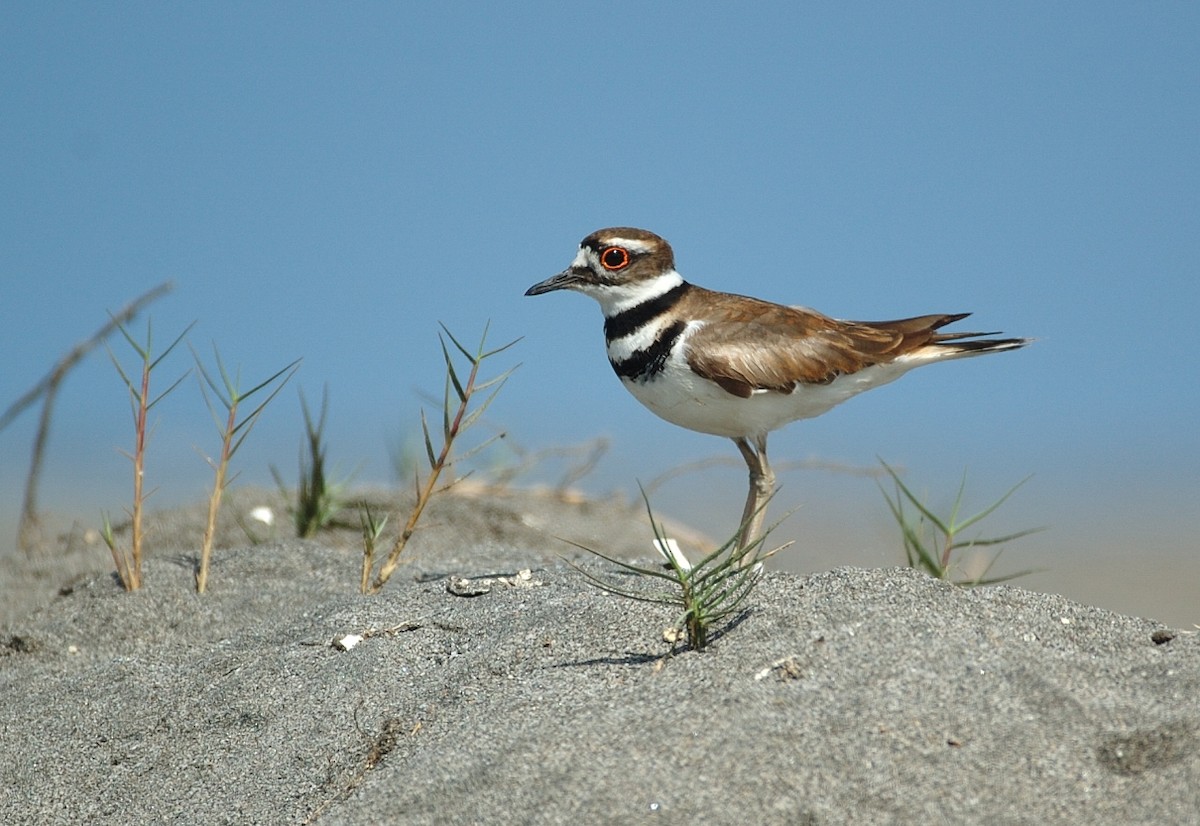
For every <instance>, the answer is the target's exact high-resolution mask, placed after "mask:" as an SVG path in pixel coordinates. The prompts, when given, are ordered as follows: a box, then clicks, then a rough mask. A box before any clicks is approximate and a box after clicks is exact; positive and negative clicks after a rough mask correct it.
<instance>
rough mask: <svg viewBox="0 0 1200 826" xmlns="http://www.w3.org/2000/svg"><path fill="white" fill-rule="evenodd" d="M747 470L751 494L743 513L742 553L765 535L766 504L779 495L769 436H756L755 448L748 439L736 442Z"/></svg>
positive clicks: (739, 438) (739, 536) (739, 548)
mask: <svg viewBox="0 0 1200 826" xmlns="http://www.w3.org/2000/svg"><path fill="white" fill-rule="evenodd" d="M733 443H734V444H735V445H737V448H738V450H740V451H741V453H742V458H743V459H745V460H746V467H747V468H748V469H749V471H750V491H749V493H747V494H746V507H745V508H744V509H743V510H742V522H741V529H740V531H739V532H738V543H737V547H738V550H739V551H741V550H744V549H745V548H748V547H749V546H750V545H751V544H752V543H753V542H754V541H755V540H756V539H758V535H759V534H760V533H761V532H762V524H763V520H764V519H766V516H767V511H766V503H767V500H768V499H769V498H770V496H771V494H772V493H774V492H775V473H774V472H773V471H772V470H771V465H770V463H769V462H768V461H767V436H766V434H765V433H764V434H763V435H761V436H755V437H754V446H753V447H751V445H750V442H748V441H747V440H746V438H745V437H738V438H736V439H734V440H733Z"/></svg>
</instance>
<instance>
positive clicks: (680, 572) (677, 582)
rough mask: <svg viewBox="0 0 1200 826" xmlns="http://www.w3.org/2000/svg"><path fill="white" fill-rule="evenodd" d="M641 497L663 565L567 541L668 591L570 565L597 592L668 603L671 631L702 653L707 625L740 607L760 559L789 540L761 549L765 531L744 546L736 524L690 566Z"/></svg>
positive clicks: (755, 577)
mask: <svg viewBox="0 0 1200 826" xmlns="http://www.w3.org/2000/svg"><path fill="white" fill-rule="evenodd" d="M642 499H643V501H645V503H646V513H647V514H648V515H649V516H650V525H651V527H652V529H653V530H654V546H655V548H657V549H658V551H659V553H661V554H662V555H663V557H664V558H665V559H666V561H667V566H666V567H665V568H643V567H641V566H638V565H633V564H631V563H628V562H623V561H621V560H619V559H615V558H614V557H611V556H607V555H606V554H603V553H600V552H599V551H597V550H593V549H592V548H588V547H586V546H584V545H580V544H578V543H575V542H571V543H570V544H572V545H575V547H577V548H580V549H582V550H585V551H587V552H588V553H591V554H594V555H596V556H598V557H600V558H601V559H603V560H606V561H608V562H611V563H612V564H614V565H617V566H618V567H620V568H623V569H625V570H626V571H629V572H631V573H634V574H637V575H638V576H639V577H642V578H647V579H661V580H663V581H664V582H666V583H668V584H669V585H670V589H669V590H666V591H658V592H653V591H646V590H643V589H635V588H621V587H618V586H616V585H613V584H612V583H611V582H610V581H608V580H607V579H602V578H601V577H599V576H596V575H595V574H593V573H591V572H589V571H586V570H584V569H583V568H581V567H579V566H578V565H574V563H570V564H571V565H572V566H573V567H574V568H575V569H576V570H577V571H579V572H580V573H581V574H583V575H584V576H585V577H586V578H587V579H588V581H590V582H591V583H592V584H593V585H595V586H596V587H597V588H600V589H601V590H604V591H608V592H609V593H611V594H616V595H617V596H621V597H626V598H628V599H633V600H638V601H640V602H657V603H660V604H662V605H669V606H673V607H674V608H675V609H676V610H677V611H679V614H678V618H677V619H676V622H675V631H676V632H678V631H684V632H686V634H687V641H688V647H690V648H692V649H693V650H696V651H703V650H704V648H705V647H706V646H707V645H708V640H709V635H710V632H711V630H712V628H713V627H714V626H715V625H717V624H718V623H720V622H723V621H725V620H727V619H729V618H730V617H731V616H733V615H734V614H735V613H737V612H738V611H739V610H741V608H742V605H743V604H744V603H745V601H746V598H747V597H748V596H750V592H751V591H753V590H754V586H755V585H757V584H758V580H759V578H760V576H761V575H762V569H763V563H764V562H765V561H766V560H767V559H769V558H770V557H772V556H774V555H775V554H776V553H778V552H779V551H782V550H783V549H784V548H786V547H788V546H789V545H791V544H792V543H790V542H788V543H787V544H785V545H780V546H778V547H776V548H772V549H771V550H769V551H763V550H762V548H763V543H764V542H765V541H766V539H767V536H768V535H769V534H770V530H769V529H768V530H767V531H764V532H762V533H760V534H759V535H758V536H757V537H755V538H754V539H753V540H751V541H750V542H749V543H748V544H743V543H742V541H741V540H742V536H743V533H744V530H745V527H746V526H745V524H742V525H739V526H738V530H737V532H736V533H734V535H733V536H731V537H730V538H729V539H727V540H726V541H725V543H724V544H722V545H721V546H720V547H719V548H717V549H716V550H715V551H713V552H711V553H710V554H708V555H707V556H706V557H704V558H703V559H701V560H700V561H699V562H696V563H695V564H689V563H688V561H687V559H686V558H685V557H684V556H683V554H682V553H680V551H679V548H678V546H677V545H676V544H675V540H673V539H668V538H667V537H666V536H665V534H664V532H663V528H662V526H661V525H660V524H659V523H658V522H656V521H655V519H654V513H653V511H652V510H651V509H650V500H649V499H648V498H647V497H646V493H645V491H642ZM766 504H767V503H766V502H763V503H762V505H761V506H760V507H766ZM757 515H758V514H757V513H751V514H749V515H748V517H747V518H748V519H753V518H755V517H756V516H757ZM567 541H569V540H567Z"/></svg>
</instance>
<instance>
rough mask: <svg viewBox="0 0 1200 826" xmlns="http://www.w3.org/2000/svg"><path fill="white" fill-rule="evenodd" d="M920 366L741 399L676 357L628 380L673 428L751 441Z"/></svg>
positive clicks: (881, 369) (897, 366) (869, 371)
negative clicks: (645, 377) (650, 372)
mask: <svg viewBox="0 0 1200 826" xmlns="http://www.w3.org/2000/svg"><path fill="white" fill-rule="evenodd" d="M915 366H917V365H916V364H915V363H911V362H910V363H902V362H901V363H892V364H886V365H877V366H875V367H868V368H866V369H864V370H860V371H859V372H857V373H853V374H851V375H848V376H839V377H838V378H837V379H835V380H834V381H833V382H831V383H829V384H813V385H801V386H800V387H797V388H796V389H795V390H794V391H793V392H792V393H788V394H784V393H778V392H775V391H771V390H765V391H759V392H756V393H754V394H753V395H751V396H750V397H749V398H742V397H740V396H735V395H733V394H732V393H729V392H728V391H726V390H724V389H723V388H721V387H720V385H717V384H714V383H713V382H710V381H707V380H705V379H702V378H700V377H699V376H697V375H696V374H695V373H693V372H692V371H691V368H689V367H688V366H687V364H686V362H682V360H681V359H679V358H678V356H677V355H673V356H672V357H671V358H670V359H669V360H668V361H667V364H666V365H665V369H664V370H663V371H662V372H661V373H659V374H658V375H656V376H655V377H654V378H653V379H651V380H650V381H645V382H639V381H635V380H631V379H622V380H621V383H622V384H624V385H625V387H626V389H628V390H629V392H630V393H632V394H633V395H634V397H635V398H636V399H637V400H638V401H640V402H641V403H642V404H644V405H645V406H646V407H648V408H649V409H650V410H651V411H653V412H654V413H655V414H657V415H658V416H660V417H662V418H664V419H666V420H667V421H668V422H671V423H672V424H677V425H679V426H680V427H686V428H688V429H689V430H696V431H699V432H700V433H711V434H713V435H714V436H728V437H730V438H736V437H739V436H745V437H751V436H757V435H761V434H766V433H769V432H770V431H772V430H776V429H778V428H780V427H783V426H784V425H785V424H787V423H788V422H794V421H796V420H797V419H811V418H813V417H815V416H820V415H821V414H822V413H825V412H826V411H828V410H830V409H831V408H833V407H836V406H837V405H839V404H841V403H842V402H844V401H845V400H846V399H848V398H850V397H851V396H856V395H858V394H859V393H861V392H863V391H864V390H869V389H871V388H872V387H878V386H879V385H881V384H886V383H887V382H890V381H893V380H895V379H897V378H899V377H900V376H902V375H903V374H904V373H906V372H908V370H910V369H911V368H913V367H915Z"/></svg>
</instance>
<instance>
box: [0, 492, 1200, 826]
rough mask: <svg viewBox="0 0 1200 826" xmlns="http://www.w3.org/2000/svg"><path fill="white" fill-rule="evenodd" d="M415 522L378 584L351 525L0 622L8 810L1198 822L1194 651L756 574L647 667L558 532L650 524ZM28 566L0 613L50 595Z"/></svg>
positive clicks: (1076, 611) (966, 605) (463, 511)
mask: <svg viewBox="0 0 1200 826" xmlns="http://www.w3.org/2000/svg"><path fill="white" fill-rule="evenodd" d="M430 516H431V517H432V526H431V528H430V529H429V531H428V533H427V534H425V535H423V536H421V541H420V542H418V543H415V544H414V548H413V560H412V562H411V564H410V565H408V566H407V567H404V568H402V569H401V570H400V572H399V573H398V574H397V576H396V577H395V578H394V579H393V580H392V582H391V583H389V585H388V587H387V588H386V589H385V591H384V593H383V594H381V595H378V596H374V597H363V596H360V595H358V594H357V593H355V582H356V578H357V573H356V570H357V568H356V566H357V553H358V552H357V551H356V550H355V549H354V546H353V543H352V542H349V541H347V540H346V538H345V536H341V537H336V538H330V537H323V538H322V540H321V541H320V542H299V541H295V540H277V541H274V542H272V543H269V544H264V545H259V546H255V547H242V548H235V549H232V550H222V551H219V552H218V554H217V555H216V557H215V563H214V568H213V571H212V574H211V577H212V579H211V592H210V593H209V594H207V595H205V596H203V597H201V596H197V595H196V594H195V593H194V592H193V590H192V579H191V568H190V565H191V564H192V563H191V557H192V556H193V555H194V553H195V549H194V546H191V545H188V544H187V543H190V542H191V541H192V540H191V538H190V537H185V538H184V544H183V547H185V548H187V549H186V550H178V549H177V550H175V551H169V550H167V549H166V546H167V545H169V543H164V548H163V549H161V550H159V551H158V552H156V553H155V554H154V556H153V558H151V559H149V560H148V561H147V564H146V584H145V588H144V589H143V590H142V591H141V592H138V593H134V594H126V593H123V592H121V591H120V590H119V588H118V587H117V586H116V585H115V583H114V581H113V579H112V577H111V576H110V575H101V576H98V577H94V578H91V579H87V580H85V581H82V582H80V583H78V584H76V585H74V586H73V587H70V588H67V589H65V591H66V593H64V594H61V595H56V596H53V597H49V599H50V601H49V603H48V604H46V605H44V606H43V607H41V608H39V609H37V610H35V611H33V612H32V613H25V614H22V615H20V616H16V617H10V618H9V619H8V621H7V622H6V630H5V631H4V632H3V633H0V684H2V690H3V696H4V703H3V706H2V708H0V731H2V732H3V734H2V742H0V746H2V748H0V822H3V823H5V824H17V823H39V824H42V823H59V822H62V823H68V822H69V823H84V822H86V823H134V822H137V823H170V822H178V823H303V822H306V821H309V820H316V821H317V822H321V823H362V824H366V823H385V822H393V823H431V824H432V823H577V824H584V823H588V824H591V823H629V822H641V821H647V822H650V821H653V822H661V823H685V822H695V823H812V824H818V823H829V824H834V823H922V822H927V823H1031V824H1033V823H1039V824H1040V823H1083V822H1087V823H1092V824H1105V823H1146V824H1150V823H1154V824H1170V823H1196V822H1198V821H1200V816H1198V815H1197V813H1198V812H1200V637H1198V636H1197V635H1196V634H1194V633H1192V632H1188V631H1170V630H1167V629H1163V628H1162V627H1161V626H1160V625H1159V624H1158V623H1155V622H1153V621H1150V620H1144V619H1134V618H1130V617H1125V616H1121V615H1117V614H1113V613H1110V612H1107V611H1103V610H1100V609H1095V608H1089V607H1086V606H1082V605H1079V604H1076V603H1072V602H1070V601H1068V600H1066V599H1063V598H1061V597H1057V596H1053V595H1042V594H1035V593H1030V592H1027V591H1023V590H1021V589H1018V588H1011V587H996V588H989V589H983V590H977V591H967V590H961V589H955V588H952V587H949V586H946V585H944V584H942V583H940V582H936V581H934V580H932V579H929V578H928V577H925V576H923V575H920V574H917V573H914V572H911V571H908V570H904V569H885V570H857V569H846V568H843V569H837V570H834V571H830V572H828V573H823V574H818V575H815V576H809V577H800V576H796V575H792V574H785V573H770V574H767V575H766V576H765V578H764V579H763V581H762V582H761V584H760V585H759V588H758V590H757V591H756V592H755V595H754V597H753V598H752V600H751V603H750V608H749V610H748V611H747V612H746V613H745V614H744V615H743V616H741V617H740V618H739V619H738V620H737V621H736V622H735V623H734V624H733V625H732V627H729V628H727V629H726V630H725V631H724V633H723V634H721V635H719V636H718V637H717V639H716V640H715V642H714V643H713V644H712V646H711V647H710V649H709V651H707V652H704V653H696V652H687V651H677V652H676V653H675V654H674V655H673V656H666V653H667V649H668V646H667V645H666V644H665V643H664V642H663V640H662V630H663V629H664V628H665V627H666V626H668V625H669V624H671V621H672V619H673V618H672V617H671V616H670V614H669V612H668V611H667V610H665V609H663V608H660V607H657V606H654V605H647V604H643V603H634V602H629V601H625V600H620V599H618V598H616V597H613V596H610V595H608V594H606V593H603V592H601V591H598V590H596V589H594V588H592V587H589V586H588V585H587V584H586V583H585V582H584V581H583V578H582V577H581V576H580V575H579V574H578V573H577V572H576V571H574V570H572V569H571V568H569V567H567V566H566V565H565V564H563V563H562V562H561V561H559V560H558V557H557V555H558V554H559V553H565V554H566V555H568V556H572V557H573V558H576V559H578V558H579V555H578V554H577V553H575V552H573V551H572V550H571V549H570V547H569V546H566V545H563V544H561V543H559V542H556V541H555V540H554V539H553V538H551V537H550V535H549V534H558V535H564V534H566V535H571V536H573V538H576V539H581V540H584V541H594V542H596V544H598V545H600V546H602V547H604V549H605V550H608V551H616V552H619V553H623V554H624V555H626V556H631V557H633V556H638V555H644V551H645V546H646V545H647V542H646V540H647V538H648V537H649V532H648V530H647V528H646V527H645V524H644V521H643V519H642V518H641V516H640V513H639V511H638V509H637V508H631V507H629V506H627V505H624V504H622V503H619V502H615V501H613V502H593V503H586V504H573V503H567V502H562V501H558V500H555V499H552V498H547V497H538V496H531V495H513V496H504V497H499V496H497V497H446V498H445V499H444V501H443V502H442V503H441V504H440V505H439V509H438V510H436V511H433V512H431V514H430ZM184 517H187V518H186V519H185V518H184ZM174 518H176V519H179V520H180V521H179V526H178V531H176V534H177V535H180V536H183V535H185V534H186V530H185V529H184V527H183V524H184V522H187V521H188V519H190V516H189V515H187V514H184V515H182V516H180V515H177V516H176V517H174ZM171 524H172V523H171V521H170V520H169V519H168V520H166V521H165V522H164V523H163V526H166V527H169V526H170V525H171ZM163 526H160V528H161V527H163ZM162 532H163V531H162V530H160V533H162ZM334 539H336V541H334ZM327 540H328V541H327ZM584 564H588V565H590V566H591V567H592V568H593V569H594V570H596V571H608V570H610V567H609V566H607V565H602V564H600V563H597V562H594V561H588V562H585V563H584ZM31 567H36V566H31ZM525 567H530V568H533V576H532V580H531V581H530V582H528V583H525V584H517V585H508V584H504V583H500V582H495V583H493V584H492V586H491V590H490V591H488V592H487V593H485V594H482V595H480V596H476V597H462V596H456V595H454V594H451V593H450V592H449V591H448V590H447V587H446V576H447V575H448V574H463V575H475V576H477V575H482V574H487V573H504V574H510V573H513V572H515V571H517V570H519V569H521V568H525ZM20 568H21V566H20V565H16V564H10V565H9V566H8V567H7V568H6V576H5V580H4V583H3V591H4V596H5V600H6V602H7V601H9V598H10V597H12V596H14V595H15V594H17V593H18V592H26V593H34V594H41V593H43V591H44V588H42V583H44V581H45V580H46V576H45V569H44V566H43V567H42V568H40V569H39V570H40V571H41V573H40V574H36V573H35V574H31V575H30V577H29V579H28V580H27V581H22V580H21V578H20V577H19V576H16V574H15V573H14V572H19V570H20ZM39 588H42V590H39ZM45 599H46V598H45V597H44V598H43V600H42V601H45ZM349 633H357V634H360V635H366V639H364V640H363V641H362V642H361V643H359V644H358V645H357V646H356V647H354V648H352V649H351V650H348V651H339V650H337V649H336V648H334V647H333V646H331V645H330V642H331V640H333V639H334V638H335V637H340V636H342V635H345V634H349Z"/></svg>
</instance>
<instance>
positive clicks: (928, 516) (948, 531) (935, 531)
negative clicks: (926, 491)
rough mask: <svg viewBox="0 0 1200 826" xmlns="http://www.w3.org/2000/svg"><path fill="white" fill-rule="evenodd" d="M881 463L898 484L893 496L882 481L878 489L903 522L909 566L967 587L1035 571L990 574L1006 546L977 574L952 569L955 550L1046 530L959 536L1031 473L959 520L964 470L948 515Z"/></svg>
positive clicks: (995, 542)
mask: <svg viewBox="0 0 1200 826" xmlns="http://www.w3.org/2000/svg"><path fill="white" fill-rule="evenodd" d="M880 464H882V465H883V467H884V469H885V470H886V471H887V473H888V475H889V476H891V477H892V482H893V484H894V486H895V490H894V498H893V495H892V494H889V493H888V491H887V489H886V488H884V487H883V485H880V486H879V489H880V491H881V492H882V493H883V497H884V499H886V500H887V503H888V508H889V509H890V510H891V512H892V516H893V517H894V518H895V520H896V524H897V525H899V526H900V532H901V535H902V537H903V539H904V554H905V558H906V560H907V562H908V566H909V567H910V568H916V569H917V570H920V571H924V572H925V573H927V574H929V575H930V576H932V577H935V578H937V579H944V580H947V581H949V582H953V583H954V584H955V585H962V586H967V587H974V586H979V585H994V584H996V583H998V582H1007V581H1009V580H1012V579H1016V578H1017V577H1022V576H1025V575H1027V574H1031V573H1035V570H1036V569H1032V568H1029V569H1026V570H1023V571H1017V572H1016V573H1013V574H1005V575H1004V576H996V577H989V576H988V572H989V571H991V569H992V566H993V565H995V564H996V560H998V559H999V558H1000V554H1001V553H1003V549H1000V550H998V551H997V552H996V554H995V555H994V556H993V557H992V558H991V559H990V560H989V561H988V564H987V565H986V566H985V567H984V569H983V571H982V572H980V573H979V574H978V575H977V576H974V577H964V578H959V579H955V578H954V577H953V573H954V571H955V569H956V568H957V564H956V562H955V559H954V557H955V555H956V554H958V555H961V553H962V552H964V551H969V550H971V549H974V548H988V547H994V546H997V545H1002V544H1004V543H1006V542H1011V541H1013V540H1014V539H1020V538H1021V537H1023V536H1028V535H1029V534H1031V533H1037V532H1038V531H1040V530H1043V528H1030V529H1028V530H1023V531H1017V532H1016V533H1010V534H1005V535H1004V536H997V537H992V538H988V539H985V538H981V537H975V538H972V539H961V538H960V535H961V534H962V532H963V531H965V530H967V529H968V528H970V527H972V526H973V525H975V524H977V523H978V522H980V521H981V520H983V519H984V518H986V517H987V516H989V515H991V514H992V513H993V512H995V511H996V509H997V508H999V507H1000V506H1001V505H1003V504H1004V503H1005V502H1006V501H1008V498H1009V497H1010V496H1012V495H1013V494H1014V493H1015V492H1016V491H1017V489H1018V488H1020V487H1021V486H1022V485H1024V484H1025V483H1026V482H1028V481H1029V479H1030V478H1031V477H1029V476H1027V477H1025V478H1024V479H1022V480H1021V481H1020V482H1017V484H1015V485H1013V486H1012V487H1011V488H1009V489H1008V490H1007V491H1006V492H1005V493H1004V495H1003V496H1001V497H1000V498H999V499H997V500H996V501H995V502H993V503H992V504H990V505H988V506H987V507H986V508H984V509H983V510H981V511H979V512H978V513H976V514H974V515H973V516H969V517H967V518H965V519H962V520H960V519H959V512H960V510H961V509H962V502H963V494H964V493H965V492H966V487H967V476H966V474H965V473H964V474H963V479H962V482H961V483H960V484H959V486H958V493H957V494H956V495H955V497H954V503H953V504H952V505H951V506H950V514H949V516H946V517H941V516H938V515H937V514H935V513H934V512H933V511H931V510H930V509H929V508H928V507H927V506H926V505H925V503H924V502H923V501H922V500H921V498H920V497H918V496H917V495H916V494H915V493H913V492H912V490H911V489H910V488H909V487H908V486H907V485H905V484H904V482H903V481H901V479H900V474H899V473H897V472H896V471H895V469H893V468H892V467H891V466H890V465H888V463H887V462H884V461H883V460H882V459H881V460H880ZM905 503H907V505H906V504H905ZM909 505H911V506H912V507H913V508H914V509H915V510H916V517H915V519H914V518H913V515H912V514H911V513H910V512H909V510H908V506H909Z"/></svg>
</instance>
